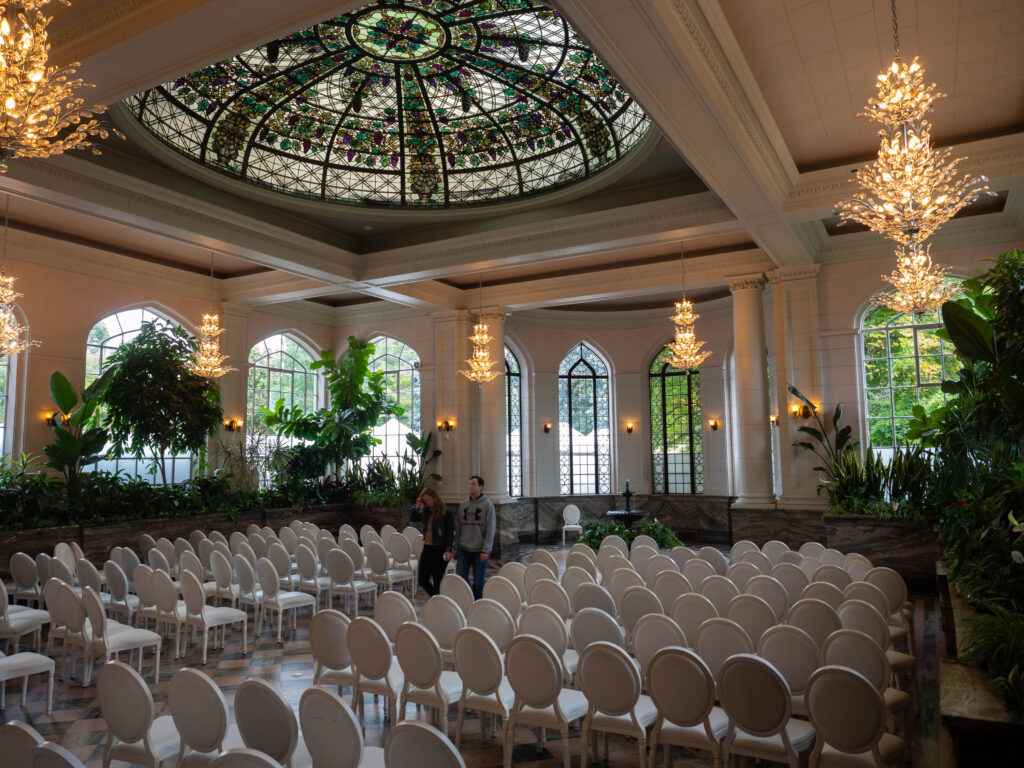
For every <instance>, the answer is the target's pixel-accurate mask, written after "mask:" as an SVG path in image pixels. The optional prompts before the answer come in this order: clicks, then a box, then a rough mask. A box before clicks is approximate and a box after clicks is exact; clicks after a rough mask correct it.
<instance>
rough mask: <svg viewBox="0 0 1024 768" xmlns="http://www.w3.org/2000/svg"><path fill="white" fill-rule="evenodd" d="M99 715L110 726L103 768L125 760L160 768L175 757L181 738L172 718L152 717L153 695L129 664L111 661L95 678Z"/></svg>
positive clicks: (163, 716) (164, 716) (104, 751)
mask: <svg viewBox="0 0 1024 768" xmlns="http://www.w3.org/2000/svg"><path fill="white" fill-rule="evenodd" d="M96 692H97V697H98V698H99V703H100V712H101V713H102V714H103V719H104V720H106V722H107V744H106V747H105V748H104V750H103V768H108V766H109V765H110V761H111V760H124V761H126V762H129V763H139V764H141V765H147V766H150V768H159V766H160V763H162V762H163V761H164V760H166V759H168V758H170V757H175V756H177V754H178V750H179V749H180V746H181V737H180V735H179V734H178V729H177V728H176V727H175V725H174V720H173V719H172V718H171V716H170V715H169V714H168V715H161V716H160V717H157V718H154V717H153V695H152V694H151V693H150V691H149V686H148V685H146V682H145V681H144V680H143V679H142V677H141V676H140V675H139V674H138V673H137V672H136V671H135V670H134V669H132V668H131V667H129V666H128V665H127V664H122V663H121V662H119V661H112V662H110V663H108V664H104V665H103V666H102V667H100V671H99V673H98V674H97V675H96Z"/></svg>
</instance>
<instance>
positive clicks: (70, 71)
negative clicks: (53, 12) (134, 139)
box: [0, 0, 121, 173]
mask: <svg viewBox="0 0 1024 768" xmlns="http://www.w3.org/2000/svg"><path fill="white" fill-rule="evenodd" d="M49 2H50V0H21V1H20V2H7V3H0V105H2V107H3V116H2V122H0V173H6V172H7V162H8V161H9V160H11V159H13V158H15V157H49V156H50V155H59V154H60V153H62V152H66V151H67V150H69V149H82V148H90V149H92V151H93V152H94V153H95V154H97V155H98V154H99V149H97V147H96V145H95V144H94V143H93V141H92V139H93V138H94V137H98V138H101V139H105V138H107V137H108V136H109V135H110V134H111V133H113V134H115V135H117V136H120V135H121V134H120V133H119V132H118V131H116V130H111V129H109V128H107V127H106V126H104V125H102V124H101V123H100V122H99V121H98V120H96V116H97V115H99V114H101V113H102V112H103V111H104V110H105V109H106V107H104V106H85V100H84V99H82V98H81V97H79V96H76V95H75V90H76V89H78V88H82V87H83V86H85V82H84V81H83V80H82V79H81V78H74V79H73V78H72V76H73V75H74V74H75V69H76V67H78V66H79V65H80V62H74V63H72V64H69V65H68V66H66V67H49V66H47V60H48V58H49V55H50V43H49V40H48V39H47V32H46V28H47V27H48V26H49V24H50V22H51V21H53V19H52V18H51V17H47V16H45V15H44V14H43V12H42V8H43V6H44V5H47V4H48V3H49ZM59 2H61V3H63V4H64V5H68V4H69V3H68V0H59Z"/></svg>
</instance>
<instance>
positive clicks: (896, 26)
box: [890, 0, 900, 61]
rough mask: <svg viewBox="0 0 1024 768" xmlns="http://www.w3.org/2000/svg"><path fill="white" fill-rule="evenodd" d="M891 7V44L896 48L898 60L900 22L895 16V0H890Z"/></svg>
mask: <svg viewBox="0 0 1024 768" xmlns="http://www.w3.org/2000/svg"><path fill="white" fill-rule="evenodd" d="M890 6H891V9H892V44H893V47H894V48H895V49H896V61H899V60H900V23H899V20H898V18H897V16H896V0H890Z"/></svg>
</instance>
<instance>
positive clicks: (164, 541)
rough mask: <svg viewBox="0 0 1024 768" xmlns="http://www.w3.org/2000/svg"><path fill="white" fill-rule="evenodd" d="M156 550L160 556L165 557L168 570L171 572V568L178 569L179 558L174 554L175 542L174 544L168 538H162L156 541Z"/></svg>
mask: <svg viewBox="0 0 1024 768" xmlns="http://www.w3.org/2000/svg"><path fill="white" fill-rule="evenodd" d="M155 549H156V550H158V551H159V552H160V554H161V555H163V556H164V559H165V560H166V561H167V565H168V566H169V567H168V570H170V569H171V568H177V566H178V557H177V555H176V554H175V552H174V542H172V541H171V540H170V539H168V538H167V537H166V536H165V537H161V538H159V539H157V540H156V547H155ZM151 551H152V550H151Z"/></svg>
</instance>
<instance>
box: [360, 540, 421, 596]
mask: <svg viewBox="0 0 1024 768" xmlns="http://www.w3.org/2000/svg"><path fill="white" fill-rule="evenodd" d="M398 535H401V534H398ZM402 538H403V539H404V538H405V537H404V536H403V537H402ZM406 546H408V542H406ZM364 550H365V552H366V562H367V564H368V565H369V566H370V581H372V582H374V583H375V584H379V585H380V586H383V587H386V588H387V589H388V590H393V589H395V587H396V586H398V585H401V584H406V585H407V586H408V588H409V589H410V590H411V589H412V584H413V579H414V578H415V574H414V573H413V572H412V570H411V569H408V568H392V567H391V566H390V563H389V561H388V553H387V551H386V550H385V549H384V545H383V544H381V543H380V542H379V541H371V542H370V543H369V544H367V545H365V547H364Z"/></svg>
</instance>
